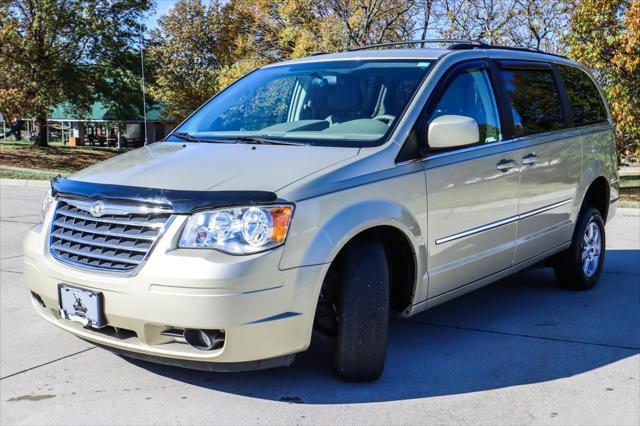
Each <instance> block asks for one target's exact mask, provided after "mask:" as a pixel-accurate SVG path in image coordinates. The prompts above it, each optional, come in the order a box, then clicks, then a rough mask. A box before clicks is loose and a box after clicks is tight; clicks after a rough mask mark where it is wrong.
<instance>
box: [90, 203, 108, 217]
mask: <svg viewBox="0 0 640 426" xmlns="http://www.w3.org/2000/svg"><path fill="white" fill-rule="evenodd" d="M89 213H91V216H93V217H100V216H102V215H103V214H104V204H103V203H102V201H96V202H95V203H93V204H91V207H89Z"/></svg>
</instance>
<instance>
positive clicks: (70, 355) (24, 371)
mask: <svg viewBox="0 0 640 426" xmlns="http://www.w3.org/2000/svg"><path fill="white" fill-rule="evenodd" d="M95 348H96V347H95V346H91V347H90V348H87V349H83V350H81V351H78V352H74V353H72V354H69V355H65V356H62V357H60V358H56V359H54V360H51V361H47V362H45V363H42V364H38V365H34V366H33V367H29V368H26V369H24V370H20V371H16V372H15V373H11V374H8V375H6V376H4V377H0V380H4V379H8V378H10V377H13V376H17V375H19V374H22V373H26V372H28V371H31V370H35V369H36V368H40V367H44V366H45V365H49V364H53V363H54V362H58V361H62V360H63V359H67V358H70V357H72V356H75V355H79V354H81V353H83V352H87V351H90V350H91V349H95Z"/></svg>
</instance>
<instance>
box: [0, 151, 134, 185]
mask: <svg viewBox="0 0 640 426" xmlns="http://www.w3.org/2000/svg"><path fill="white" fill-rule="evenodd" d="M121 152H122V151H118V150H116V149H112V148H93V147H67V146H62V145H52V146H49V147H48V148H36V147H33V146H31V144H28V143H21V142H2V143H0V177H6V178H20V179H51V178H52V177H55V176H56V175H58V174H61V175H68V174H71V173H73V172H75V171H78V170H80V169H84V168H85V167H88V166H90V165H92V164H95V163H98V162H100V161H103V160H106V159H109V158H111V157H114V156H116V155H118V154H120V153H121ZM16 167H17V168H21V169H29V170H12V168H16Z"/></svg>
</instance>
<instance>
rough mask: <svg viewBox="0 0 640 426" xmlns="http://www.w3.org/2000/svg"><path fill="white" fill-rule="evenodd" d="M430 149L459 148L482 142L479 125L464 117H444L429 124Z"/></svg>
mask: <svg viewBox="0 0 640 426" xmlns="http://www.w3.org/2000/svg"><path fill="white" fill-rule="evenodd" d="M427 137H428V143H429V147H430V148H432V149H443V148H457V147H460V146H466V145H473V144H475V143H478V142H479V141H480V131H479V130H478V123H476V120H474V119H473V118H471V117H465V116H464V115H442V116H440V117H438V118H436V119H434V120H433V121H432V122H431V123H429V133H428V136H427Z"/></svg>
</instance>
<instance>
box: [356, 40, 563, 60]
mask: <svg viewBox="0 0 640 426" xmlns="http://www.w3.org/2000/svg"><path fill="white" fill-rule="evenodd" d="M435 43H449V46H447V49H448V50H465V49H502V50H514V51H518V52H531V53H541V54H544V55H551V56H557V57H559V58H565V59H566V56H563V55H559V54H556V53H549V52H545V51H544V50H540V49H536V48H533V47H523V46H522V47H521V46H498V45H495V44H488V43H484V42H481V41H477V40H458V39H424V40H409V41H397V42H389V43H379V44H370V45H366V46H358V47H354V48H351V49H347V51H348V52H355V51H358V50H367V49H375V48H378V47H390V46H401V45H412V44H435Z"/></svg>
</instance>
